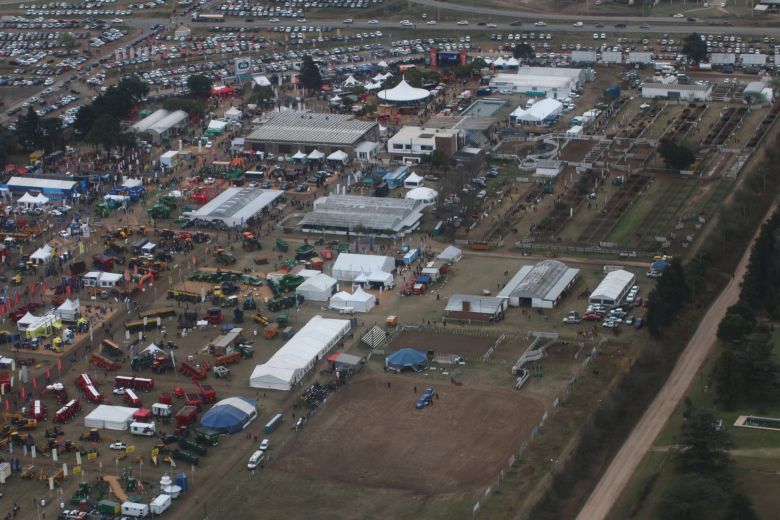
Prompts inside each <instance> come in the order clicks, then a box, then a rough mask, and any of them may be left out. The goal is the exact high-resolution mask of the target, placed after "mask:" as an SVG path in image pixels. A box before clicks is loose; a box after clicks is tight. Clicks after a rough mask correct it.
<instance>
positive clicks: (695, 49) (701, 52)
mask: <svg viewBox="0 0 780 520" xmlns="http://www.w3.org/2000/svg"><path fill="white" fill-rule="evenodd" d="M683 54H685V55H686V56H687V57H688V60H689V61H691V62H693V63H699V62H701V61H703V60H704V59H706V58H707V43H706V42H705V41H704V40H703V39H702V38H701V36H700V35H699V34H698V33H691V34H689V35H688V36H686V37H685V39H684V40H683Z"/></svg>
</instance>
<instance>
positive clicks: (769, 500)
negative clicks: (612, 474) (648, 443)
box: [610, 332, 780, 520]
mask: <svg viewBox="0 0 780 520" xmlns="http://www.w3.org/2000/svg"><path fill="white" fill-rule="evenodd" d="M774 345H775V346H774V353H775V358H776V359H777V357H778V356H780V334H778V333H777V332H776V333H775V334H774ZM720 350H721V349H720V347H717V348H716V349H715V350H713V354H712V355H711V356H710V358H709V359H708V360H707V362H706V363H705V364H704V365H703V366H702V368H701V370H700V373H699V377H697V378H696V379H695V380H694V381H693V384H692V385H691V387H690V388H689V389H688V392H687V395H686V397H687V398H688V399H690V400H691V402H692V403H693V404H694V406H695V407H696V408H699V409H705V410H712V411H713V413H714V414H715V417H716V418H718V419H722V420H723V427H724V428H725V430H726V432H727V433H728V435H729V437H730V439H731V440H732V441H733V442H734V448H733V449H732V450H731V456H732V458H733V459H734V463H735V468H734V474H735V475H734V476H735V478H736V481H737V482H739V483H741V489H742V490H743V491H744V492H745V493H746V494H747V495H748V496H749V497H750V498H751V500H752V501H753V505H754V507H755V510H756V512H757V513H758V515H759V517H760V518H774V517H775V516H776V512H777V510H778V508H780V496H778V494H777V487H778V485H780V457H778V445H779V444H778V442H780V432H776V431H769V430H757V429H752V428H740V427H735V426H733V424H734V421H735V420H736V419H737V417H739V416H740V415H761V416H766V417H780V403H777V402H776V403H774V404H772V405H769V406H760V407H759V406H756V407H750V406H743V407H741V408H739V409H736V410H724V409H722V408H720V407H718V405H717V404H716V403H715V402H714V394H713V392H712V391H711V389H710V388H709V375H710V374H711V373H712V369H713V365H714V362H715V359H716V356H717V355H718V354H719V353H720ZM682 411H683V405H682V404H681V405H680V406H678V409H677V410H676V411H675V413H674V414H673V415H672V417H671V418H670V420H669V422H668V424H667V425H666V427H665V428H664V430H663V431H662V432H661V434H660V435H659V436H658V438H657V439H656V441H655V449H654V450H653V451H652V452H651V453H650V454H648V456H647V457H646V458H645V460H644V462H643V463H642V464H641V465H640V470H639V471H638V472H637V474H636V475H635V476H634V478H633V479H632V480H631V482H630V483H629V485H628V487H627V488H626V491H625V493H624V494H623V497H621V500H620V501H619V502H618V503H617V505H616V507H615V509H614V510H613V511H612V513H611V515H610V518H611V519H614V520H618V519H627V518H635V519H638V520H645V519H647V520H651V519H654V518H657V511H656V507H657V505H658V503H659V501H660V499H661V497H662V496H663V494H664V492H665V491H666V490H667V489H668V487H669V485H670V483H671V481H672V477H673V468H672V465H671V463H670V462H671V457H670V455H671V451H670V450H673V447H674V445H675V443H676V439H677V435H678V433H679V431H680V427H681V425H682ZM656 475H657V480H655V482H654V483H653V482H651V479H652V478H654V476H656ZM632 513H633V515H632Z"/></svg>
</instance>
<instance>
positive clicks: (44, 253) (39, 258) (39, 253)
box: [30, 244, 51, 264]
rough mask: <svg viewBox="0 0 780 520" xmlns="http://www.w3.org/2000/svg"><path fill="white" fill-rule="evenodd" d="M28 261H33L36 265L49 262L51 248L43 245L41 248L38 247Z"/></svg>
mask: <svg viewBox="0 0 780 520" xmlns="http://www.w3.org/2000/svg"><path fill="white" fill-rule="evenodd" d="M30 260H34V261H35V263H37V264H43V263H46V262H49V261H50V260H51V246H50V245H49V244H44V245H43V247H39V248H38V249H37V250H36V251H35V252H34V253H33V254H31V255H30Z"/></svg>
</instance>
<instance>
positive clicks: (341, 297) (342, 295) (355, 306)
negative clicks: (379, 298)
mask: <svg viewBox="0 0 780 520" xmlns="http://www.w3.org/2000/svg"><path fill="white" fill-rule="evenodd" d="M374 305H376V297H375V296H374V295H373V294H369V293H367V292H366V291H364V290H363V289H362V288H360V287H358V288H357V289H355V292H353V293H352V294H350V293H348V292H346V291H341V292H339V293H336V294H334V295H333V298H331V299H330V308H331V309H339V310H344V311H351V312H368V311H370V310H371V309H373V308H374Z"/></svg>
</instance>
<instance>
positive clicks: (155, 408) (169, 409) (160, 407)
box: [152, 403, 173, 417]
mask: <svg viewBox="0 0 780 520" xmlns="http://www.w3.org/2000/svg"><path fill="white" fill-rule="evenodd" d="M171 413H173V406H171V405H170V404H165V403H154V404H153V405H152V415H154V416H156V417H170V416H171Z"/></svg>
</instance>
